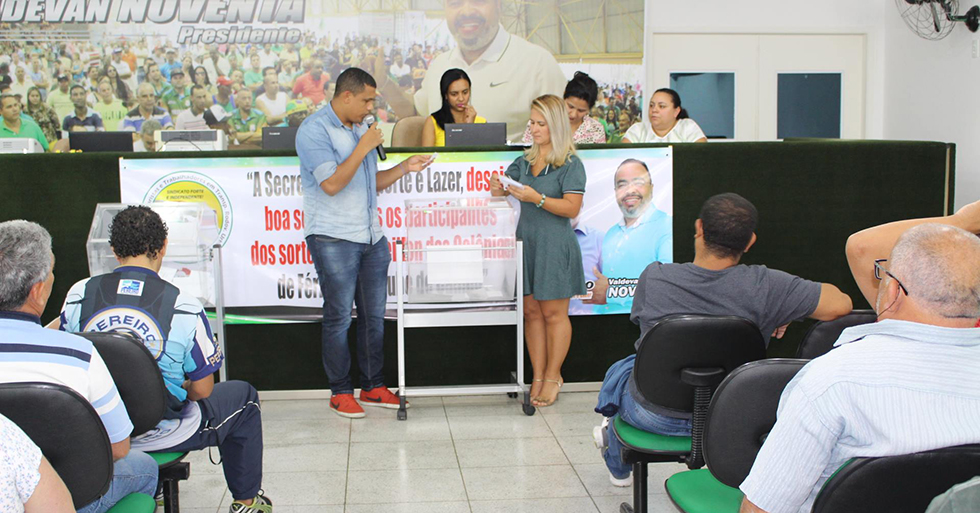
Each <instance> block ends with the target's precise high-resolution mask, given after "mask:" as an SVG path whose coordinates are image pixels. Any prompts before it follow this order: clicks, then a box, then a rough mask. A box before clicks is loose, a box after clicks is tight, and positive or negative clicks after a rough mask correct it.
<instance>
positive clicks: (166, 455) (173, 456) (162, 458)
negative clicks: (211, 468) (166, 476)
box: [147, 452, 187, 467]
mask: <svg viewBox="0 0 980 513" xmlns="http://www.w3.org/2000/svg"><path fill="white" fill-rule="evenodd" d="M147 454H149V455H150V457H151V458H153V461H156V462H157V466H158V467H164V466H166V465H168V464H170V463H173V462H175V461H178V460H180V459H181V458H183V457H184V456H186V455H187V453H186V452H148V453H147Z"/></svg>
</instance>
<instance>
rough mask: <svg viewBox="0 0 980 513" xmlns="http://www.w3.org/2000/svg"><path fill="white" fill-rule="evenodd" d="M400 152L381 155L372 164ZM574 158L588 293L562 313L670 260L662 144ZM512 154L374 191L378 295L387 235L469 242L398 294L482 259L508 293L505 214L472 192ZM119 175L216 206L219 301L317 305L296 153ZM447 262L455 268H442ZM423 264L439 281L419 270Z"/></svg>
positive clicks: (151, 163)
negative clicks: (379, 237)
mask: <svg viewBox="0 0 980 513" xmlns="http://www.w3.org/2000/svg"><path fill="white" fill-rule="evenodd" d="M408 157H409V155H406V154H389V155H388V160H387V161H386V162H384V163H382V167H383V169H387V168H388V167H391V166H394V165H397V164H398V163H399V162H401V161H402V160H404V159H406V158H408ZM579 157H580V158H581V160H582V163H583V164H584V166H585V170H586V175H587V183H586V188H585V195H584V198H583V204H582V209H581V211H580V213H579V215H578V216H577V217H576V218H575V219H571V220H569V223H570V224H571V226H572V227H573V230H574V234H575V237H576V240H577V242H578V244H579V248H580V250H581V257H582V269H583V272H584V279H585V282H586V288H587V293H586V294H585V295H584V296H582V297H579V298H576V299H573V300H572V301H571V305H570V313H572V314H576V315H587V314H592V313H628V312H629V311H630V307H631V305H632V298H633V293H634V291H635V288H636V281H637V278H639V276H640V273H641V272H642V271H643V269H644V268H646V266H647V265H649V264H650V263H651V262H654V261H661V262H670V261H672V260H673V221H672V219H673V217H672V216H673V161H672V151H671V149H670V148H635V149H618V150H581V151H579ZM517 158H522V157H521V152H519V151H500V152H475V153H450V152H447V153H441V154H440V155H439V158H438V159H437V160H436V161H435V162H434V163H433V164H432V165H431V166H430V167H429V168H427V169H425V170H423V171H421V172H418V173H410V174H408V175H406V176H404V177H403V178H402V179H400V180H399V181H397V182H395V183H394V184H392V185H391V186H390V187H388V188H387V189H385V190H383V191H380V192H379V193H378V209H377V213H376V215H377V216H378V221H379V222H380V224H381V227H382V229H383V231H384V233H385V235H386V240H387V243H388V245H389V249H390V251H391V253H392V263H393V265H392V266H391V267H390V268H389V273H388V295H389V298H388V299H389V302H394V300H395V298H394V293H395V279H394V275H395V267H394V264H398V263H400V260H401V255H398V254H396V252H395V242H396V241H402V242H404V243H405V245H406V248H407V249H409V250H418V249H419V248H430V247H436V246H440V245H445V246H453V247H457V248H458V247H464V248H465V247H470V248H475V249H477V251H476V252H472V251H471V252H469V253H467V254H465V255H464V257H463V259H462V260H458V259H457V260H447V261H444V262H448V263H444V264H442V265H441V268H440V265H439V264H437V263H436V261H434V260H430V261H427V262H425V265H424V266H423V267H420V268H418V270H417V272H416V274H415V275H413V276H414V278H413V279H416V280H420V282H412V283H411V284H406V285H410V286H409V287H407V290H408V291H409V292H412V291H413V290H415V289H417V286H418V285H420V284H421V281H424V280H428V282H429V283H435V282H437V281H438V283H439V284H441V285H446V286H449V285H452V286H453V287H456V289H454V290H460V289H459V287H458V286H456V285H453V284H458V280H461V279H463V277H464V276H472V272H474V271H473V270H474V269H480V268H481V267H480V266H484V267H482V269H483V272H484V274H485V275H486V273H490V274H493V275H494V276H502V277H503V278H501V279H502V280H504V281H502V282H500V283H502V284H504V285H503V286H504V288H507V287H509V288H510V289H511V292H510V294H511V295H513V291H512V288H513V279H510V281H507V278H506V274H505V273H504V274H501V273H503V271H501V273H498V270H499V265H501V262H504V261H508V259H512V255H511V253H510V251H512V248H513V241H514V239H513V237H514V235H515V233H514V230H515V221H514V220H507V218H506V215H507V213H506V212H507V211H509V210H510V209H509V208H507V207H506V206H503V209H501V205H499V204H494V205H492V206H493V208H494V209H495V210H493V211H486V210H481V208H483V207H487V208H489V207H490V205H489V203H487V202H486V201H483V200H481V198H489V197H490V192H489V181H490V177H491V176H492V174H493V173H503V172H504V171H505V170H506V169H507V168H508V167H509V166H510V165H511V163H512V162H514V160H515V159H517ZM119 181H120V189H121V191H122V202H124V203H150V202H154V201H193V202H203V203H206V204H207V205H209V206H211V207H212V208H214V209H215V211H216V213H217V217H218V226H219V233H218V236H217V237H218V240H217V242H219V243H222V244H223V245H224V250H223V262H224V284H225V304H226V305H227V306H230V307H243V306H298V307H318V306H321V305H322V293H323V292H322V291H321V289H320V286H319V280H318V279H317V273H316V271H315V269H314V266H313V261H312V259H311V257H310V252H309V249H308V247H307V241H306V238H305V237H304V229H305V214H304V211H303V199H302V196H303V185H302V179H301V176H300V169H299V159H298V158H296V157H258V158H222V159H197V158H187V159H149V160H142V159H140V160H128V159H122V160H121V161H120V170H119ZM507 200H508V202H509V203H510V206H511V207H513V208H514V218H515V219H518V218H519V216H520V210H521V207H522V206H523V207H524V208H534V206H533V205H529V204H526V203H519V202H517V201H516V200H515V199H514V198H512V197H510V198H507ZM409 203H411V204H412V205H414V206H422V207H426V206H429V207H437V208H429V209H428V211H426V210H425V209H423V210H415V211H414V213H413V214H412V215H414V216H416V217H415V218H410V217H409V215H410V213H409V211H408V210H407V208H406V206H407V205H408V204H409ZM437 210H438V211H437ZM351 215H353V216H357V215H360V214H358V213H357V212H351ZM364 215H365V220H364V221H365V223H367V222H369V220H368V218H367V214H366V213H365V214H364ZM501 216H504V217H501ZM519 223H520V221H516V224H518V225H519ZM325 235H329V234H325ZM408 237H413V238H412V239H409V238H408ZM410 263H411V261H409V264H410ZM446 267H458V268H459V269H458V270H456V271H453V272H452V273H449V272H447V271H446V270H445V268H446ZM433 269H436V270H437V271H436V272H438V273H439V276H438V279H436V278H435V277H431V278H432V279H431V280H429V278H428V277H429V274H430V273H432V272H433ZM466 269H470V270H469V271H466ZM468 273H469V274H468ZM495 273H496V274H495ZM409 274H410V275H412V272H410V273H409ZM420 275H424V276H426V277H423V278H418V276H420ZM447 280H448V281H447ZM453 280H457V281H453ZM326 292H327V293H329V291H326Z"/></svg>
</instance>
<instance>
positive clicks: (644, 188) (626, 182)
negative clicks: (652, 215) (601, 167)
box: [614, 162, 653, 219]
mask: <svg viewBox="0 0 980 513" xmlns="http://www.w3.org/2000/svg"><path fill="white" fill-rule="evenodd" d="M614 185H615V187H616V203H617V204H618V205H619V209H620V210H621V211H622V212H623V217H625V218H627V219H635V218H637V217H640V215H642V214H643V212H644V211H645V210H646V208H647V205H649V204H650V200H651V199H652V198H653V182H651V181H650V173H649V172H647V170H646V169H645V168H644V167H643V166H642V165H640V164H637V163H635V162H627V163H625V164H623V165H621V166H619V169H617V170H616V177H615V182H614Z"/></svg>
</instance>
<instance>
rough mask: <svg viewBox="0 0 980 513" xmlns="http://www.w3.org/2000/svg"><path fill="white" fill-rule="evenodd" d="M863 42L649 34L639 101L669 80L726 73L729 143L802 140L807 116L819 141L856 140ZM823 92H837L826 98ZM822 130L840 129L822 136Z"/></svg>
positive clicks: (832, 37) (834, 37) (858, 38)
mask: <svg viewBox="0 0 980 513" xmlns="http://www.w3.org/2000/svg"><path fill="white" fill-rule="evenodd" d="M865 39H866V38H865V36H864V35H861V34H857V35H855V34H827V35H822V34H821V35H782V34H654V35H653V36H652V39H651V48H650V51H649V52H648V53H647V72H648V76H647V84H650V86H649V87H648V88H647V91H644V93H645V94H644V99H645V100H648V98H649V93H650V92H652V91H654V90H656V89H659V88H661V87H669V86H670V83H671V82H670V77H671V73H675V74H677V73H692V72H730V73H734V74H735V95H734V98H735V100H734V101H735V105H734V108H733V109H732V115H733V116H734V118H735V120H734V121H735V139H737V140H743V141H753V140H773V139H777V138H779V135H781V134H782V135H785V134H789V135H791V136H796V137H798V136H806V134H807V130H808V128H807V127H809V126H810V123H808V121H810V119H808V118H809V117H813V118H814V119H813V121H814V123H817V124H818V125H820V126H821V127H823V129H824V131H820V134H821V135H819V136H822V137H834V136H836V137H840V138H842V139H860V138H863V137H864V124H865V120H864V112H865V109H864V101H865V55H866V50H865ZM808 79H809V80H808ZM817 79H819V80H817ZM780 84H782V86H783V90H782V91H780ZM838 84H839V85H838ZM807 87H811V88H812V87H817V88H819V89H818V90H817V91H816V93H820V94H808V91H807ZM828 87H830V88H836V89H838V90H834V91H827V90H826V89H827V88H828ZM824 93H826V94H824ZM780 97H782V98H783V100H784V101H783V108H782V109H780V102H779V99H780ZM681 99H682V102H683V103H684V105H685V106H688V105H695V104H696V103H697V99H696V98H685V97H684V95H683V94H682V95H681ZM828 114H832V115H830V116H828ZM780 115H782V116H783V119H782V121H783V124H782V127H783V128H782V130H780ZM692 117H694V119H695V121H697V118H696V117H695V116H694V115H692ZM827 123H839V127H833V128H835V129H834V130H832V133H828V132H826V125H827ZM801 127H802V128H801ZM794 128H795V129H794ZM799 130H802V132H801V131H799ZM828 134H829V135H828Z"/></svg>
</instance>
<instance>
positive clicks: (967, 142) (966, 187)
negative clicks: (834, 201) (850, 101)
mask: <svg viewBox="0 0 980 513" xmlns="http://www.w3.org/2000/svg"><path fill="white" fill-rule="evenodd" d="M888 3H889V4H890V3H891V2H888ZM963 3H965V4H966V5H968V6H970V5H973V4H974V2H963ZM889 7H891V9H887V12H886V13H885V14H886V16H885V44H886V47H887V51H886V53H885V85H886V87H885V91H884V98H885V118H884V126H885V134H884V135H885V138H887V139H915V140H927V141H944V142H953V143H956V192H955V194H956V196H955V198H956V208H959V207H961V206H963V205H965V204H967V203H969V202H972V201H975V200H977V199H980V58H977V59H974V58H973V57H972V56H971V50H972V48H971V45H972V42H973V40H974V39H980V32H977V33H971V32H970V31H969V30H968V29H967V28H966V26H965V25H963V24H959V25H958V26H957V27H954V29H953V32H952V33H951V34H950V35H949V36H948V37H946V39H943V40H941V41H927V40H925V39H922V38H920V37H918V36H917V35H915V34H914V33H913V32H912V31H911V30H910V29H908V28H907V27H906V26H905V23H904V22H903V21H902V19H901V17H900V16H899V15H898V10H897V9H895V8H894V6H893V5H890V6H889Z"/></svg>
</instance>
